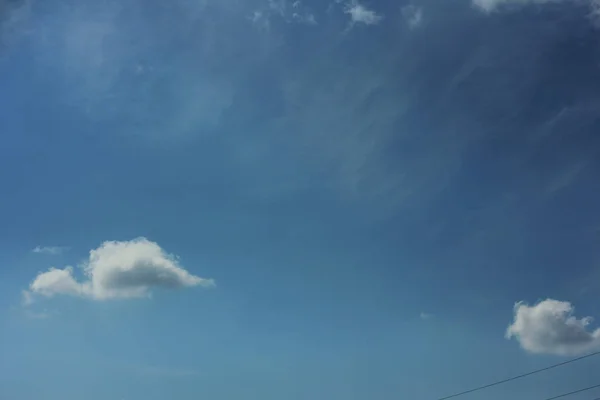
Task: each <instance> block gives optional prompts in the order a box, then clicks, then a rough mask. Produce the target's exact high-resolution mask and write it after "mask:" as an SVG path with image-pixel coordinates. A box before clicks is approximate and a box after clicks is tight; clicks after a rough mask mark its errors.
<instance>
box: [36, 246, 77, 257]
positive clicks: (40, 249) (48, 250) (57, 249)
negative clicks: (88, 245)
mask: <svg viewBox="0 0 600 400" xmlns="http://www.w3.org/2000/svg"><path fill="white" fill-rule="evenodd" d="M67 250H69V248H68V247H66V246H35V248H34V249H33V250H31V251H32V252H34V253H39V254H50V255H53V256H56V255H59V254H62V253H64V252H65V251H67Z"/></svg>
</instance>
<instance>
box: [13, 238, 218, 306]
mask: <svg viewBox="0 0 600 400" xmlns="http://www.w3.org/2000/svg"><path fill="white" fill-rule="evenodd" d="M82 268H83V272H84V275H85V277H86V278H87V279H86V280H85V281H83V282H79V281H77V279H76V278H75V277H74V274H73V272H74V271H73V268H72V267H69V266H68V267H65V268H64V269H58V268H50V269H49V270H48V271H46V272H42V273H40V274H39V275H38V276H37V277H36V278H35V279H34V280H33V282H32V283H31V284H30V285H29V291H28V292H24V293H28V294H27V295H24V299H28V301H29V302H31V301H33V299H32V295H33V294H38V295H42V296H46V297H52V296H54V295H70V296H77V297H86V298H91V299H95V300H104V299H119V298H134V297H148V296H149V295H150V294H151V290H152V289H153V288H157V287H162V288H182V287H192V286H205V287H208V286H213V285H214V281H212V280H211V279H204V278H200V277H198V276H195V275H192V274H190V273H189V272H188V271H186V270H185V269H183V268H182V267H181V266H180V265H179V262H178V259H177V258H176V257H175V256H173V255H170V254H167V253H166V252H165V251H164V250H163V249H162V248H161V247H160V246H159V245H158V244H156V243H154V242H151V241H149V240H147V239H145V238H138V239H134V240H131V241H123V242H117V241H109V242H104V243H103V244H102V245H101V246H100V247H98V248H97V249H95V250H92V251H90V256H89V260H88V261H87V262H86V263H85V265H83V267H82Z"/></svg>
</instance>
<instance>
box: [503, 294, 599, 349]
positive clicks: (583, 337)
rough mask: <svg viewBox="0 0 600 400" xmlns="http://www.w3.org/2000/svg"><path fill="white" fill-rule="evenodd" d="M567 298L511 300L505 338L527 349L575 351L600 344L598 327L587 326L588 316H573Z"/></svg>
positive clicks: (589, 318)
mask: <svg viewBox="0 0 600 400" xmlns="http://www.w3.org/2000/svg"><path fill="white" fill-rule="evenodd" d="M573 312H574V307H573V306H572V305H571V303H569V302H567V301H558V300H552V299H547V300H544V301H542V302H539V303H538V304H536V305H534V306H529V305H527V304H525V303H522V302H519V303H517V304H515V308H514V321H513V323H512V324H511V325H510V326H509V327H508V329H507V331H506V338H507V339H510V338H515V339H516V340H517V341H518V342H519V343H520V345H521V347H522V348H523V349H524V350H526V351H529V352H531V353H538V354H558V355H575V354H581V353H585V352H587V351H591V350H595V349H598V348H600V329H596V330H593V331H590V330H588V327H589V324H590V323H591V322H592V318H591V317H584V318H581V319H577V318H576V317H575V316H574V315H573Z"/></svg>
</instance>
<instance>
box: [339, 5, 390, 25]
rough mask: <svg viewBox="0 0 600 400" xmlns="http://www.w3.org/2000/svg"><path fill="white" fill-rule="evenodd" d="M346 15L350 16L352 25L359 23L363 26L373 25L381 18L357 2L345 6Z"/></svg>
mask: <svg viewBox="0 0 600 400" xmlns="http://www.w3.org/2000/svg"><path fill="white" fill-rule="evenodd" d="M344 12H345V13H346V14H350V18H351V19H352V22H353V23H361V24H365V25H375V24H378V23H379V21H381V19H382V18H383V17H382V16H381V15H379V14H377V13H376V12H375V11H373V10H370V9H368V8H367V7H365V6H363V5H362V4H360V3H359V2H358V1H353V2H351V3H349V4H347V5H346V9H345V10H344Z"/></svg>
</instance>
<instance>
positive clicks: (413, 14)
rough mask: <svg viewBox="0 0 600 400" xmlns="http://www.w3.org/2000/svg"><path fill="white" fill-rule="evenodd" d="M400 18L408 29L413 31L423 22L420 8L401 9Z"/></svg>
mask: <svg viewBox="0 0 600 400" xmlns="http://www.w3.org/2000/svg"><path fill="white" fill-rule="evenodd" d="M402 16H403V17H404V20H405V21H406V23H407V24H408V27H409V28H410V29H415V28H417V27H419V26H420V25H421V23H422V22H423V10H422V9H421V8H420V7H415V6H413V5H408V6H405V7H402Z"/></svg>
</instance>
